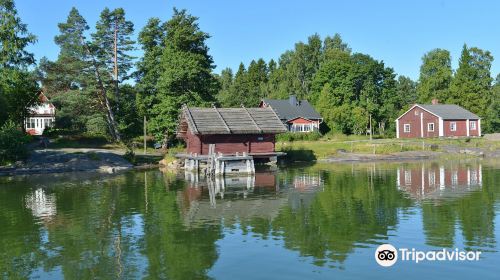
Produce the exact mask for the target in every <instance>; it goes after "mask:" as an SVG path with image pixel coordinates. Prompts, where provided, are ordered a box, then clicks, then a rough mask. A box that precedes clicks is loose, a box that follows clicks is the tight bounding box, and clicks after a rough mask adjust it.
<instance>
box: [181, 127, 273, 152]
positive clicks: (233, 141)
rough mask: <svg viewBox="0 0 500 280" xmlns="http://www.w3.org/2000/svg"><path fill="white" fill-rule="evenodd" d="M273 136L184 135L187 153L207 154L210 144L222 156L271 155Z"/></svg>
mask: <svg viewBox="0 0 500 280" xmlns="http://www.w3.org/2000/svg"><path fill="white" fill-rule="evenodd" d="M274 143H275V136H274V134H228V135H201V136H198V135H194V134H191V133H190V132H188V133H187V134H186V145H187V152H188V153H198V154H202V155H206V154H208V148H209V145H210V144H215V152H216V153H219V152H220V153H223V154H234V153H236V152H238V153H244V152H246V153H271V152H274V146H275V145H274Z"/></svg>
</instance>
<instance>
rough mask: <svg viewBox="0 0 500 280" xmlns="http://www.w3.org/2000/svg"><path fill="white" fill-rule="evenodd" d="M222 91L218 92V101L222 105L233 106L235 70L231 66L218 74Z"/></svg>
mask: <svg viewBox="0 0 500 280" xmlns="http://www.w3.org/2000/svg"><path fill="white" fill-rule="evenodd" d="M218 79H219V84H220V91H219V93H218V94H217V101H218V102H219V104H220V105H221V106H222V107H231V104H232V103H233V99H234V97H233V90H234V86H233V82H234V81H233V80H234V79H233V70H231V68H225V69H223V70H222V71H221V73H220V75H219V76H218Z"/></svg>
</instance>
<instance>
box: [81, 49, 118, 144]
mask: <svg viewBox="0 0 500 280" xmlns="http://www.w3.org/2000/svg"><path fill="white" fill-rule="evenodd" d="M85 47H86V50H87V53H88V55H89V56H90V57H91V61H92V66H93V68H94V74H95V77H96V80H97V84H98V86H99V89H100V90H99V91H100V95H101V98H102V100H103V101H104V104H103V105H104V107H105V108H104V109H105V110H106V118H107V121H108V126H109V130H110V132H111V137H113V140H115V141H117V142H120V141H121V136H120V132H119V131H118V125H117V124H116V120H115V114H114V112H113V108H112V107H111V103H110V102H109V99H108V95H107V91H106V87H105V86H104V83H103V81H102V79H101V73H100V72H99V65H97V61H96V60H95V58H94V56H93V55H92V53H91V51H90V49H89V47H88V45H87V44H85Z"/></svg>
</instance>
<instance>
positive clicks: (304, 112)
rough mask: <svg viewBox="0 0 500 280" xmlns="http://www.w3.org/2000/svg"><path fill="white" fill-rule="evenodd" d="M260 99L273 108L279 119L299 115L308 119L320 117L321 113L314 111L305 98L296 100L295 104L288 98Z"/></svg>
mask: <svg viewBox="0 0 500 280" xmlns="http://www.w3.org/2000/svg"><path fill="white" fill-rule="evenodd" d="M262 101H263V102H264V103H265V104H268V105H269V106H270V107H271V108H273V109H274V111H275V112H276V114H278V116H279V117H280V119H282V120H285V121H289V120H293V119H296V118H299V117H302V118H305V119H309V120H311V119H312V120H316V119H322V118H321V115H320V114H319V113H318V112H316V110H315V109H314V108H313V106H312V105H311V104H310V103H309V102H308V101H307V100H301V101H298V102H297V103H296V104H292V103H291V102H290V100H289V99H285V100H276V99H263V100H262Z"/></svg>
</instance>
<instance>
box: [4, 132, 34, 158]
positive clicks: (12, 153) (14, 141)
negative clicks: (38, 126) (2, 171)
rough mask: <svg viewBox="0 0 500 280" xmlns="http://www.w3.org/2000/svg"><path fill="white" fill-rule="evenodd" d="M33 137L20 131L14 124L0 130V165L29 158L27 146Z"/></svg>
mask: <svg viewBox="0 0 500 280" xmlns="http://www.w3.org/2000/svg"><path fill="white" fill-rule="evenodd" d="M30 139H31V137H30V136H29V135H27V134H25V133H24V132H23V131H22V130H20V129H19V128H18V127H17V126H16V125H15V124H14V123H13V122H7V123H5V124H4V125H3V126H2V127H1V128H0V164H7V163H12V162H15V161H18V160H24V159H26V157H27V156H28V150H27V148H26V144H27V143H28V142H29V141H30Z"/></svg>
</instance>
